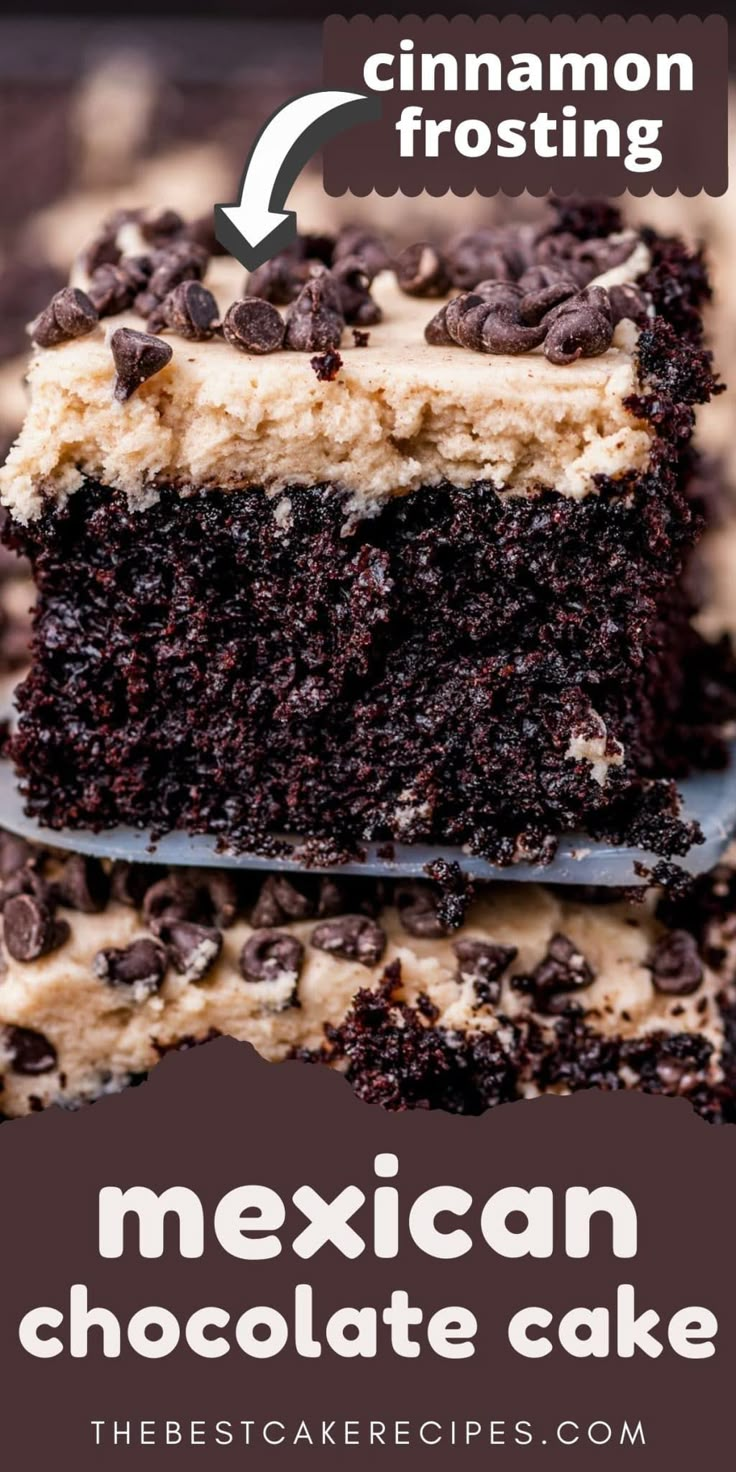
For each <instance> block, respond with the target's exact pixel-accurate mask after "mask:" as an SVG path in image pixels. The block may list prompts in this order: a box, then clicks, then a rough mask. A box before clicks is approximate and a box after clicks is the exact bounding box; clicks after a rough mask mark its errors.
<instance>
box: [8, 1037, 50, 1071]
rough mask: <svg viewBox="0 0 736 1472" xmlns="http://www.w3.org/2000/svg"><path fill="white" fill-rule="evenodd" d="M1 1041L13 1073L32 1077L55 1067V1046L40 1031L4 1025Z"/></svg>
mask: <svg viewBox="0 0 736 1472" xmlns="http://www.w3.org/2000/svg"><path fill="white" fill-rule="evenodd" d="M3 1042H4V1044H5V1049H6V1051H7V1053H8V1055H9V1058H10V1066H11V1068H12V1070H13V1072H14V1073H19V1074H23V1075H25V1076H27V1077H34V1076H35V1075H36V1074H38V1073H51V1072H52V1071H53V1069H55V1068H56V1064H57V1056H56V1048H55V1047H54V1045H53V1043H50V1042H49V1040H48V1038H45V1037H44V1035H43V1033H41V1032H34V1031H33V1029H32V1028H30V1027H6V1028H5V1029H4V1033H3Z"/></svg>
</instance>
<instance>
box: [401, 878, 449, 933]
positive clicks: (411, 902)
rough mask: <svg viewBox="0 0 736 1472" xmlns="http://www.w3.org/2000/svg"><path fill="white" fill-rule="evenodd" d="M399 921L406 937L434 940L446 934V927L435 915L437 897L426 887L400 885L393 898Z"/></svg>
mask: <svg viewBox="0 0 736 1472" xmlns="http://www.w3.org/2000/svg"><path fill="white" fill-rule="evenodd" d="M394 898H395V902H396V908H397V909H398V912H399V920H400V921H401V924H402V927H403V929H404V930H405V931H406V932H407V934H408V935H415V936H417V937H418V938H420V939H429V940H434V939H436V938H437V937H438V936H440V935H446V934H447V926H446V925H445V924H444V922H443V921H442V919H441V917H440V916H439V915H438V913H437V903H438V896H437V895H436V893H435V891H434V890H432V889H430V888H429V887H428V886H424V885H420V884H402V885H399V886H398V887H397V890H396V894H395V896H394Z"/></svg>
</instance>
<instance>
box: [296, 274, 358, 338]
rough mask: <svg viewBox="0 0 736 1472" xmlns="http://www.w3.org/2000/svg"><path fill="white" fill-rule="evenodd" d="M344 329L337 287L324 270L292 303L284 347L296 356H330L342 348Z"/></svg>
mask: <svg viewBox="0 0 736 1472" xmlns="http://www.w3.org/2000/svg"><path fill="white" fill-rule="evenodd" d="M344 327H345V318H344V316H343V313H342V304H341V301H340V294H339V291H338V288H337V283H336V281H335V278H334V277H333V276H332V275H331V273H330V272H329V271H325V270H323V271H321V272H319V273H317V274H315V275H314V276H311V277H310V279H309V281H307V282H306V284H305V285H304V286H303V287H302V290H301V291H300V293H299V295H298V297H297V299H296V301H295V302H294V303H293V305H292V307H291V310H290V312H289V315H288V318H287V321H286V336H285V338H284V347H286V348H290V349H291V350H292V351H293V352H297V353H315V352H317V353H319V352H322V353H323V352H327V351H328V350H329V349H331V348H338V347H339V346H340V342H341V339H342V334H343V329H344Z"/></svg>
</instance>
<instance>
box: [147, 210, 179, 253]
mask: <svg viewBox="0 0 736 1472" xmlns="http://www.w3.org/2000/svg"><path fill="white" fill-rule="evenodd" d="M138 226H139V229H140V232H141V235H142V236H143V239H144V240H147V241H148V243H149V244H150V245H156V246H161V245H164V244H166V242H167V241H168V240H169V239H171V238H172V237H173V236H175V235H181V234H182V232H183V231H184V229H185V224H184V220H183V219H182V217H181V215H180V214H179V213H178V211H177V210H168V209H163V210H149V211H147V212H144V213H143V214H142V215H140V217H139V220H138Z"/></svg>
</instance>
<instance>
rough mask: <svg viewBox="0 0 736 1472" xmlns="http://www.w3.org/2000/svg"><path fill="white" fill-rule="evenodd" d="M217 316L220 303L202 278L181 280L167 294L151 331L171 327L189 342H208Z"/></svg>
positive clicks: (156, 313)
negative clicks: (200, 280)
mask: <svg viewBox="0 0 736 1472" xmlns="http://www.w3.org/2000/svg"><path fill="white" fill-rule="evenodd" d="M218 316H219V309H218V306H217V302H216V301H215V298H214V296H213V295H212V292H211V291H208V290H207V287H206V286H202V285H201V283H200V282H199V281H182V282H181V283H180V284H179V286H175V287H174V289H173V291H170V292H169V294H168V296H166V297H164V299H163V301H162V302H161V305H160V306H159V307H158V308H157V309H156V310H155V311H154V313H153V314H152V316H151V318H150V320H149V323H148V326H149V328H151V330H152V331H154V330H155V331H161V330H162V328H166V327H168V328H169V329H170V330H171V331H172V332H176V333H177V334H178V335H179V337H185V338H187V340H188V341H189V342H206V341H207V339H208V338H210V337H212V334H213V332H214V330H215V324H216V323H217V319H218Z"/></svg>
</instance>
